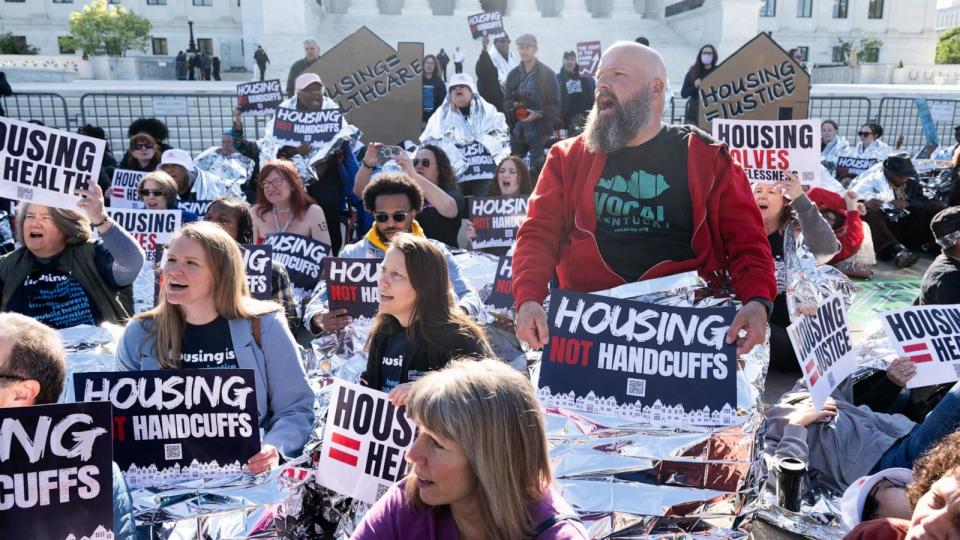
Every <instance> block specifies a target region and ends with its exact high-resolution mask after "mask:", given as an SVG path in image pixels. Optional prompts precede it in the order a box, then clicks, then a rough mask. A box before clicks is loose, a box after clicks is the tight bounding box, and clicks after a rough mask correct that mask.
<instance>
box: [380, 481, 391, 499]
mask: <svg viewBox="0 0 960 540" xmlns="http://www.w3.org/2000/svg"><path fill="white" fill-rule="evenodd" d="M388 489H390V486H385V485H383V484H377V500H378V501H379V500H380V497H383V496H384V495H385V494H386V493H387V490H388Z"/></svg>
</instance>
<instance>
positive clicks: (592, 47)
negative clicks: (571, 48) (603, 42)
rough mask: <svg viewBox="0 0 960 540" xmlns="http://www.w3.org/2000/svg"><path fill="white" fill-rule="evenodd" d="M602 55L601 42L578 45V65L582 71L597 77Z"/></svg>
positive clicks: (582, 42)
mask: <svg viewBox="0 0 960 540" xmlns="http://www.w3.org/2000/svg"><path fill="white" fill-rule="evenodd" d="M600 54H601V49H600V42H599V41H581V42H579V43H577V65H578V66H580V71H585V72H587V73H589V74H591V75H596V74H597V66H598V65H600Z"/></svg>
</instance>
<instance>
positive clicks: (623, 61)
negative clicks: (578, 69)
mask: <svg viewBox="0 0 960 540" xmlns="http://www.w3.org/2000/svg"><path fill="white" fill-rule="evenodd" d="M605 63H606V64H609V65H610V66H611V67H612V66H622V67H626V68H628V69H630V70H631V71H634V72H636V73H638V74H640V75H642V76H644V77H645V82H650V81H652V80H653V79H660V80H661V81H666V80H667V66H666V64H664V63H663V57H662V56H660V53H658V52H657V51H655V50H653V49H651V48H650V47H647V46H646V45H641V44H639V43H635V42H633V41H618V42H616V43H614V44H613V45H611V46H610V47H608V48H607V50H606V51H604V53H603V56H601V57H600V68H601V69H602V68H603V65H604V64H605Z"/></svg>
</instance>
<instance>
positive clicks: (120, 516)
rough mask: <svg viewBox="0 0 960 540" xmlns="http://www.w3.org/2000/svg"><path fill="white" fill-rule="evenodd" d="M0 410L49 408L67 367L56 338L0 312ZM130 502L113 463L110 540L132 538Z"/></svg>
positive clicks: (30, 322)
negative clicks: (111, 537)
mask: <svg viewBox="0 0 960 540" xmlns="http://www.w3.org/2000/svg"><path fill="white" fill-rule="evenodd" d="M0 373H3V375H0V408H6V407H29V406H32V405H52V404H54V403H56V402H57V399H58V398H59V397H60V394H61V393H62V392H63V385H64V381H65V380H66V378H67V365H66V358H65V353H64V350H63V344H62V342H61V339H60V335H59V334H57V333H56V332H54V331H53V330H51V329H50V328H48V327H46V326H44V325H42V324H40V323H39V322H37V321H36V320H34V319H31V318H30V317H26V316H24V315H19V314H16V313H0ZM132 509H133V503H132V502H131V500H130V493H129V492H128V491H127V484H126V482H124V480H123V475H122V474H121V473H120V468H119V467H117V464H116V463H114V464H113V538H115V539H117V540H127V539H132V538H133V537H134V520H133V512H132Z"/></svg>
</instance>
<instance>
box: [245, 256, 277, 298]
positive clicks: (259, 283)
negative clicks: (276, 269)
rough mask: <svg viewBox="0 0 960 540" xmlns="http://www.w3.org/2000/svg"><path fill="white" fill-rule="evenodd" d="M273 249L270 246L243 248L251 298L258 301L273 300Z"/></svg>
mask: <svg viewBox="0 0 960 540" xmlns="http://www.w3.org/2000/svg"><path fill="white" fill-rule="evenodd" d="M272 260H273V249H272V248H271V247H270V246H263V245H259V244H250V245H246V246H243V268H244V269H245V270H246V273H247V285H248V286H249V287H250V296H252V297H254V298H256V299H258V300H270V299H272V298H273V294H271V293H272V291H271V289H272V287H273V266H272V265H271V264H270V263H271V262H272Z"/></svg>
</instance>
